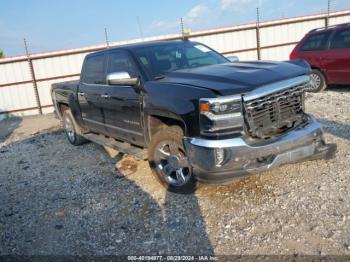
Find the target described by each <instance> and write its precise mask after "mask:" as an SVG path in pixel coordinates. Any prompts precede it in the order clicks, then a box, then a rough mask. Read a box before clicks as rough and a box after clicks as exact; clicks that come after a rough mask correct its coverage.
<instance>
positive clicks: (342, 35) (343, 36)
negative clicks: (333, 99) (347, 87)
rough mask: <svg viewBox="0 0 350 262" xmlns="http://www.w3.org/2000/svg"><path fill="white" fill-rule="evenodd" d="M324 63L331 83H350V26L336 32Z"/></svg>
mask: <svg viewBox="0 0 350 262" xmlns="http://www.w3.org/2000/svg"><path fill="white" fill-rule="evenodd" d="M324 63H325V69H326V71H327V76H328V82H329V83H331V84H350V28H347V29H342V30H338V31H336V32H335V33H334V35H333V37H332V39H331V43H330V48H329V50H328V51H326V53H325V58H324Z"/></svg>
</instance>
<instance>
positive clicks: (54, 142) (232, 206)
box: [0, 87, 350, 255]
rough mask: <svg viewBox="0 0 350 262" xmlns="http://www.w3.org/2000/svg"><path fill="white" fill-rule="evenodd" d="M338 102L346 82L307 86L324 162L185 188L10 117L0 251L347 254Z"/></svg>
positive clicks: (347, 177)
mask: <svg viewBox="0 0 350 262" xmlns="http://www.w3.org/2000/svg"><path fill="white" fill-rule="evenodd" d="M349 101H350V87H344V88H333V89H330V90H328V91H326V92H324V93H321V94H308V95H307V111H308V112H310V113H313V114H315V115H316V117H317V118H318V119H319V121H320V122H321V123H322V124H323V125H324V129H325V131H326V138H327V140H328V141H329V142H335V143H337V145H338V153H337V155H336V157H335V158H334V159H332V160H329V161H324V160H318V161H311V162H305V163H299V164H294V165H286V166H283V167H281V168H279V169H276V170H273V171H270V172H266V173H263V174H261V175H257V176H252V177H249V178H247V179H244V180H242V181H241V182H239V183H235V184H231V185H228V186H203V187H201V188H200V189H199V190H198V191H197V192H196V194H194V195H189V196H185V195H176V194H173V193H168V192H165V191H164V190H163V188H162V187H160V186H159V185H158V183H157V182H156V180H155V179H154V178H153V177H152V176H151V174H150V170H149V168H148V164H147V162H145V161H138V160H135V159H133V158H131V157H125V156H124V157H123V156H120V155H117V156H116V157H114V158H110V157H109V156H108V154H107V153H106V151H105V150H104V149H103V148H102V147H101V146H99V145H95V144H92V143H89V144H85V145H83V146H80V147H73V146H71V145H70V144H69V143H68V142H67V140H66V138H65V136H64V133H63V132H62V130H61V129H60V127H59V126H57V122H53V123H54V124H53V125H51V126H50V127H49V128H47V127H44V128H43V127H41V126H38V127H37V128H38V130H41V131H40V132H39V133H37V132H29V133H28V132H23V131H21V132H20V133H18V132H17V131H16V130H17V129H18V127H17V125H14V127H13V128H9V129H8V130H9V132H10V133H11V132H12V134H7V135H3V138H2V140H0V241H1V242H0V254H26V255H38V254H41V255H43V254H45V255H47V254H50V255H53V254H57V255H68V254H85V255H89V254H93V255H106V254H109V255H119V254H154V253H157V254H183V253H186V254H204V253H205V254H216V255H219V254H240V255H242V254H253V255H256V254H295V253H297V254H310V255H342V254H344V255H350V206H349V202H348V200H349V196H350V193H349V192H350V161H349V160H350V158H349V156H350V107H349ZM37 119H39V120H40V118H39V117H37ZM24 122H25V121H24ZM27 122H31V121H27ZM42 122H43V123H44V122H45V121H42ZM5 124H6V123H5V122H2V123H1V124H0V126H1V125H2V126H5ZM7 124H8V123H7ZM16 128H17V129H16ZM21 128H22V130H26V128H25V125H24V126H23V125H22V127H21ZM43 129H44V130H43ZM116 162H117V165H115V163H116ZM116 166H117V168H116Z"/></svg>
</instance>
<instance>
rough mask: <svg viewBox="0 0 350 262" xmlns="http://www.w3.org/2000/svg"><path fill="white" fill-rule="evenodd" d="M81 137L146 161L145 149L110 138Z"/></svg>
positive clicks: (96, 136) (85, 135) (95, 135)
mask: <svg viewBox="0 0 350 262" xmlns="http://www.w3.org/2000/svg"><path fill="white" fill-rule="evenodd" d="M83 137H84V138H86V139H87V140H89V141H91V142H94V143H96V144H99V145H103V146H107V147H111V148H113V149H115V150H117V151H119V152H121V153H125V154H128V155H131V156H134V157H137V158H140V159H142V160H146V159H147V151H146V150H145V149H143V148H140V147H137V146H133V145H131V144H129V143H126V142H121V141H118V140H115V139H114V138H111V137H106V136H104V135H97V134H93V133H87V134H83Z"/></svg>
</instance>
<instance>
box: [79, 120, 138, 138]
mask: <svg viewBox="0 0 350 262" xmlns="http://www.w3.org/2000/svg"><path fill="white" fill-rule="evenodd" d="M83 120H84V121H87V122H90V123H93V124H96V125H100V126H106V127H109V128H112V129H116V130H119V131H123V132H126V133H130V134H134V135H137V136H143V134H142V133H140V132H136V131H132V130H128V129H124V128H121V127H116V126H112V125H109V124H105V123H101V122H98V121H95V120H91V119H88V118H83Z"/></svg>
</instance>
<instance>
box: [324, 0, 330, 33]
mask: <svg viewBox="0 0 350 262" xmlns="http://www.w3.org/2000/svg"><path fill="white" fill-rule="evenodd" d="M327 2H328V3H327V17H326V21H325V22H326V23H325V24H326V28H328V27H329V14H330V12H331V0H327Z"/></svg>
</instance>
